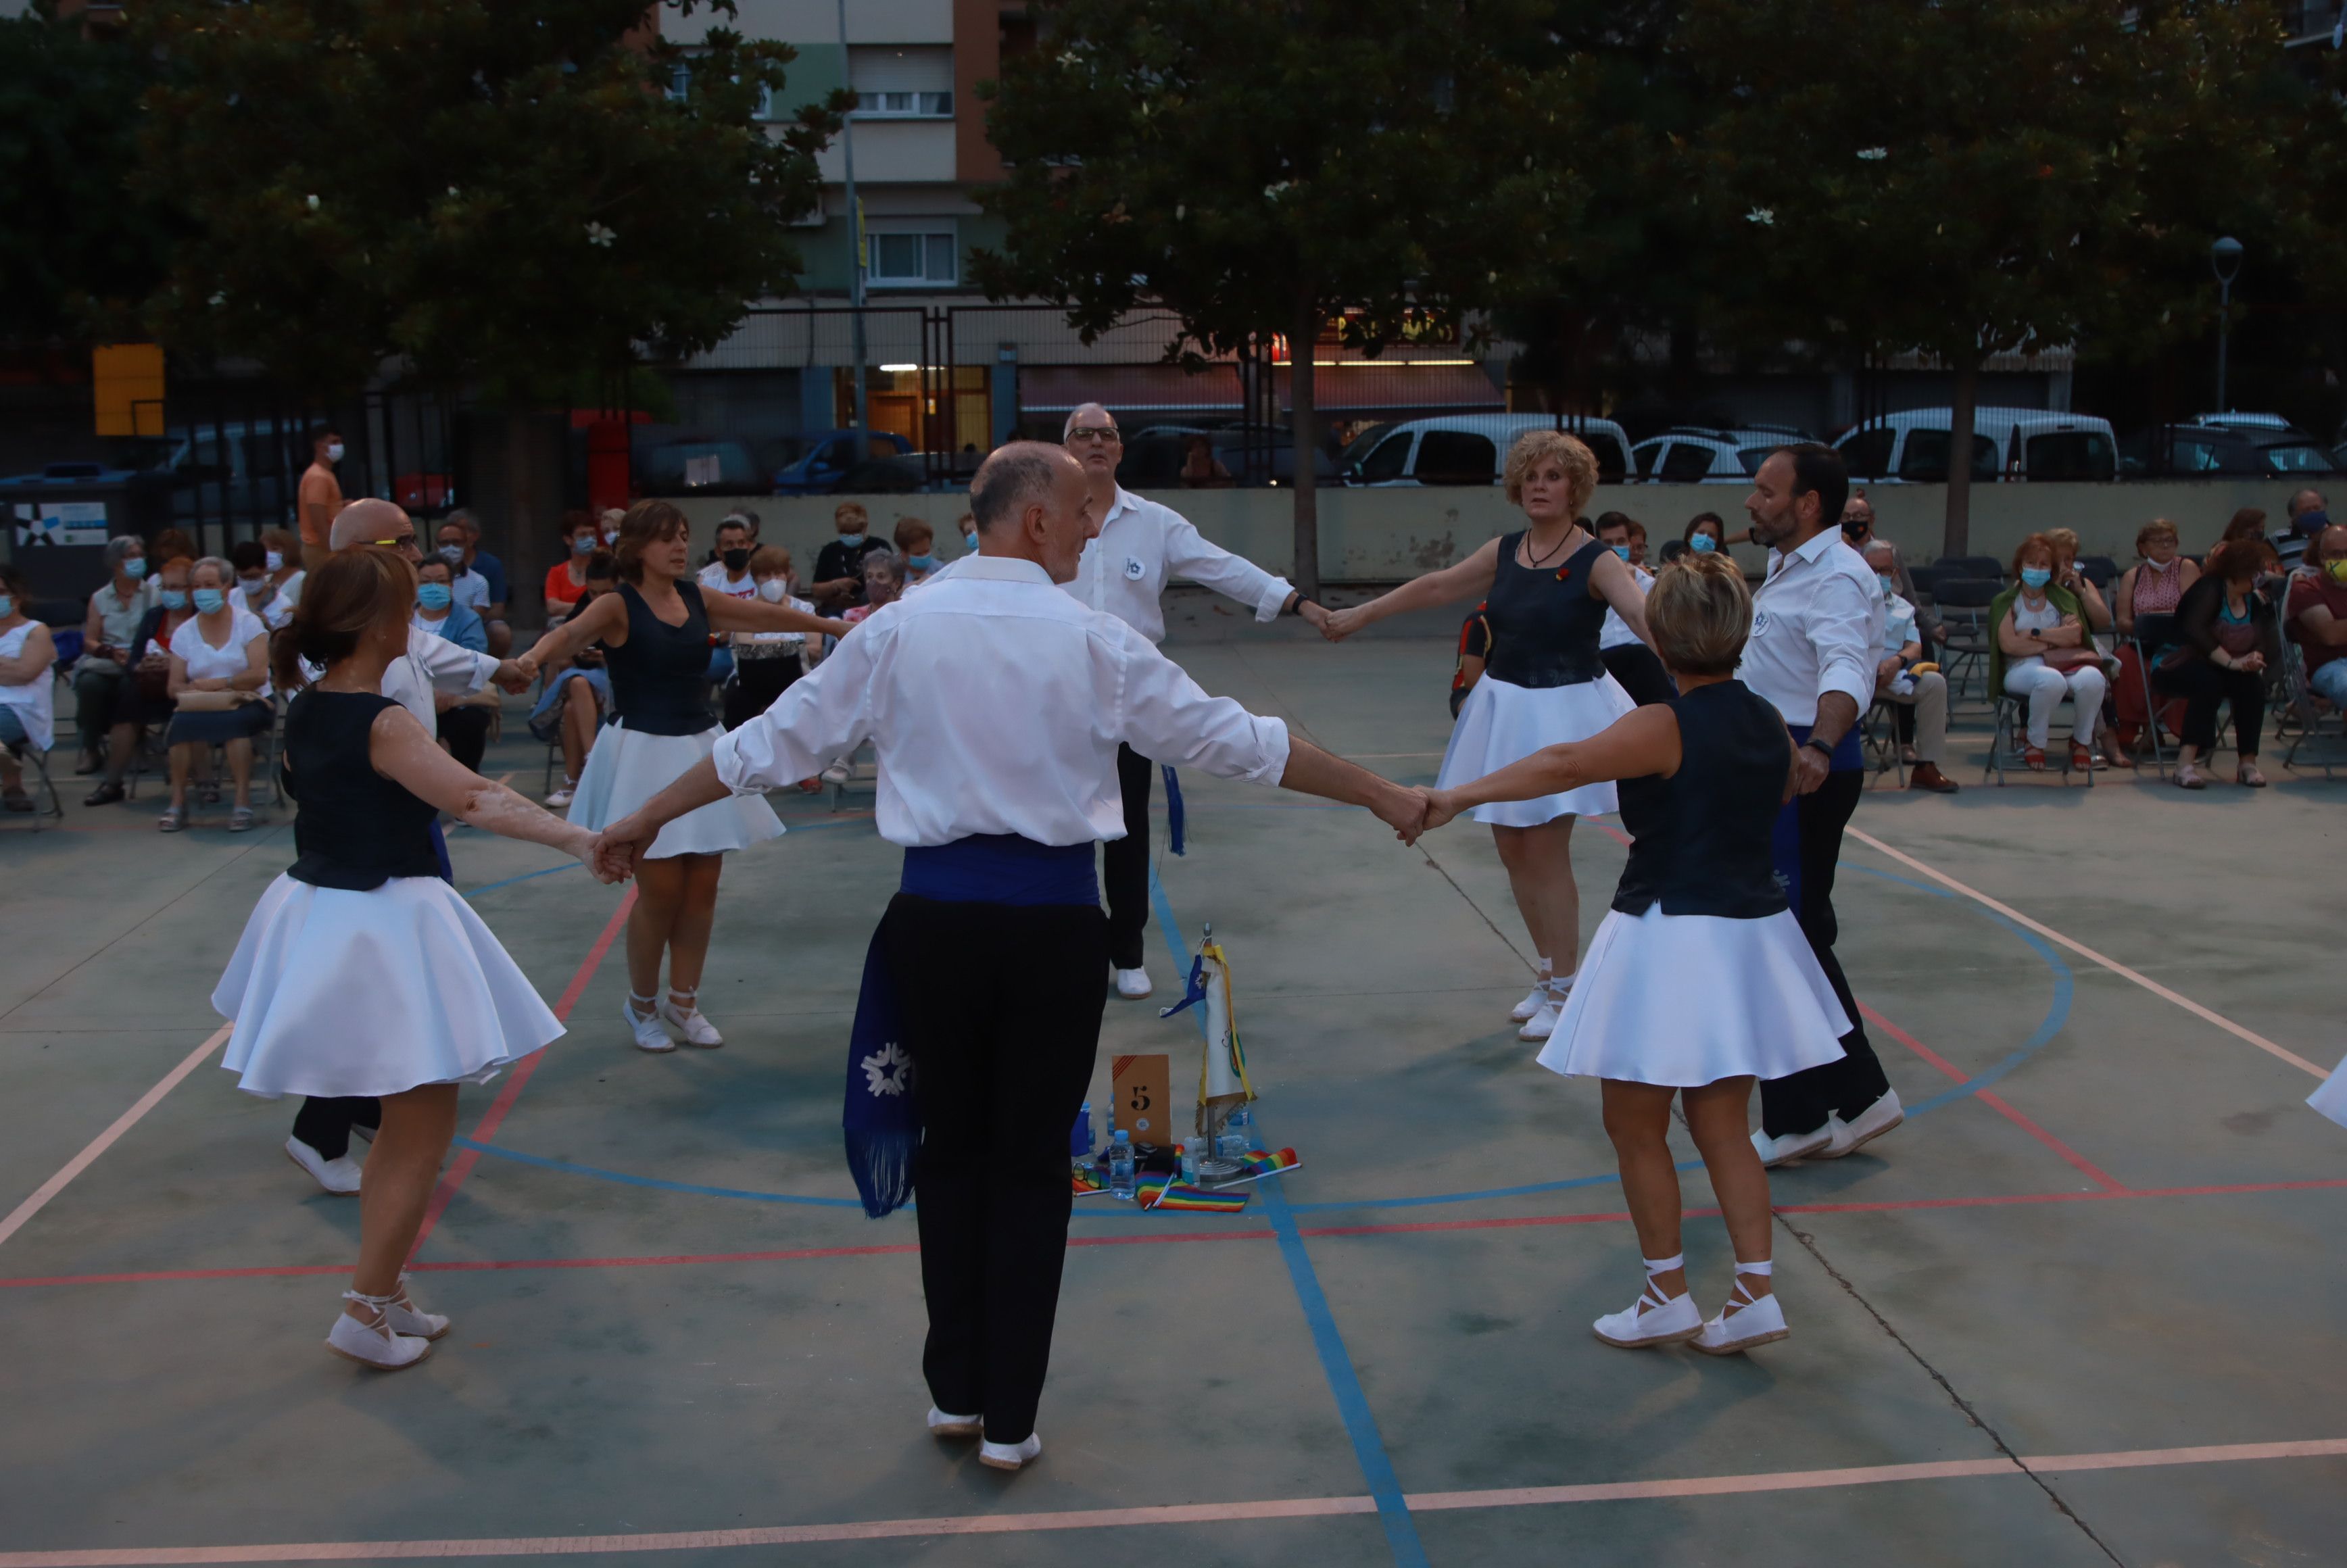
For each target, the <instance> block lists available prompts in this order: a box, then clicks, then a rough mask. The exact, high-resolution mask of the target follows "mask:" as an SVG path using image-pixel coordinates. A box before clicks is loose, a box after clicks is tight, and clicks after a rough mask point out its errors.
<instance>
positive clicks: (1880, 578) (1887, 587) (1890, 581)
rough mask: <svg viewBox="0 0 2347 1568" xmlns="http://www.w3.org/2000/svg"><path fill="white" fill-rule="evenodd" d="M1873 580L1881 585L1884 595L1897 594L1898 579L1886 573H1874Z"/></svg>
mask: <svg viewBox="0 0 2347 1568" xmlns="http://www.w3.org/2000/svg"><path fill="white" fill-rule="evenodd" d="M1874 580H1875V581H1877V582H1879V583H1881V585H1882V591H1883V592H1885V593H1897V592H1898V591H1899V579H1897V578H1895V577H1892V576H1891V574H1890V573H1889V572H1887V571H1879V572H1876V573H1875V574H1874Z"/></svg>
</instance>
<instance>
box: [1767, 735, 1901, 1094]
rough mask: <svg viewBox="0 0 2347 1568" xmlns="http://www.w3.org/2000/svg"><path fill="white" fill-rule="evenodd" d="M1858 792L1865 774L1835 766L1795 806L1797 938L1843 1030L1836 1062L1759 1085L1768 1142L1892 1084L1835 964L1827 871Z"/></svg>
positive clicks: (1883, 1091)
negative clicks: (1821, 974)
mask: <svg viewBox="0 0 2347 1568" xmlns="http://www.w3.org/2000/svg"><path fill="white" fill-rule="evenodd" d="M1865 793H1866V774H1865V772H1864V771H1863V770H1852V769H1842V770H1840V771H1837V772H1834V773H1829V774H1827V775H1826V782H1825V783H1823V784H1819V786H1818V787H1817V789H1816V790H1815V791H1813V792H1812V793H1810V794H1805V795H1800V796H1798V797H1797V798H1796V800H1795V802H1794V807H1795V812H1794V820H1795V822H1796V824H1797V825H1798V828H1799V847H1798V850H1797V851H1796V854H1797V857H1798V869H1797V870H1796V871H1795V875H1794V876H1793V882H1794V889H1793V890H1794V892H1795V893H1796V895H1797V897H1796V898H1795V901H1794V904H1793V915H1794V917H1795V918H1796V919H1798V920H1799V921H1800V923H1801V934H1802V935H1803V936H1805V937H1807V938H1809V950H1810V951H1811V952H1813V953H1815V954H1816V955H1817V958H1818V967H1819V968H1822V969H1824V970H1825V972H1826V980H1827V982H1828V983H1829V984H1830V985H1831V986H1832V987H1833V992H1834V996H1835V998H1836V999H1838V1000H1840V1003H1841V1010H1842V1012H1843V1014H1844V1015H1845V1016H1847V1017H1848V1018H1849V1020H1850V1032H1849V1033H1848V1034H1846V1035H1843V1036H1842V1037H1841V1049H1842V1059H1841V1060H1840V1061H1829V1062H1826V1063H1824V1064H1823V1065H1822V1066H1819V1067H1809V1068H1804V1069H1802V1070H1801V1071H1799V1072H1796V1073H1794V1074H1793V1075H1792V1076H1791V1077H1789V1078H1777V1079H1770V1080H1767V1081H1763V1082H1762V1083H1761V1085H1760V1130H1761V1131H1762V1132H1766V1133H1767V1134H1768V1136H1769V1137H1771V1138H1781V1137H1783V1136H1785V1135H1786V1134H1787V1133H1788V1132H1790V1133H1802V1132H1816V1131H1817V1130H1818V1129H1819V1128H1820V1127H1822V1126H1824V1125H1825V1124H1826V1115H1827V1113H1828V1112H1838V1113H1840V1116H1841V1119H1842V1120H1843V1121H1845V1122H1848V1121H1850V1120H1851V1119H1853V1118H1854V1117H1856V1116H1857V1115H1858V1113H1859V1112H1861V1111H1864V1110H1865V1109H1866V1108H1867V1107H1868V1106H1870V1105H1871V1104H1873V1103H1874V1102H1876V1101H1878V1100H1880V1099H1881V1098H1882V1096H1883V1095H1884V1094H1886V1093H1888V1092H1889V1091H1890V1089H1891V1080H1890V1079H1889V1078H1887V1077H1885V1076H1884V1075H1883V1071H1882V1063H1881V1061H1879V1060H1877V1058H1876V1057H1875V1054H1874V1047H1873V1046H1872V1045H1871V1044H1870V1043H1869V1042H1868V1040H1867V1038H1866V1027H1865V1025H1864V1024H1862V1023H1860V1021H1859V1016H1858V999H1856V998H1855V997H1853V996H1851V995H1850V981H1848V980H1847V979H1843V978H1842V972H1841V964H1840V961H1839V960H1837V959H1836V958H1834V950H1833V949H1834V938H1836V937H1837V936H1838V935H1839V934H1840V926H1839V924H1838V923H1837V922H1836V920H1835V918H1834V907H1833V886H1834V868H1835V866H1836V864H1837V863H1838V862H1839V861H1840V858H1841V835H1842V830H1843V829H1844V828H1846V827H1848V826H1849V825H1850V817H1851V815H1853V814H1855V813H1856V812H1857V810H1858V800H1859V797H1860V795H1862V794H1865ZM1779 865H1780V867H1781V866H1782V862H1781V861H1780V862H1779Z"/></svg>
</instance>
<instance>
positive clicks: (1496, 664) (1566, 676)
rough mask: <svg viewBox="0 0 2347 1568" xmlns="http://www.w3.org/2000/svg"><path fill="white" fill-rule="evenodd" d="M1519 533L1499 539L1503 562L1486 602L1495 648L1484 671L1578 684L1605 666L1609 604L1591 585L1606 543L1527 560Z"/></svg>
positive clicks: (1533, 683)
mask: <svg viewBox="0 0 2347 1568" xmlns="http://www.w3.org/2000/svg"><path fill="white" fill-rule="evenodd" d="M1523 537H1524V536H1523V535H1522V534H1521V533H1514V534H1510V535H1508V536H1507V537H1505V538H1502V539H1501V541H1500V569H1499V571H1498V573H1497V574H1496V575H1495V576H1493V578H1492V579H1491V594H1490V596H1489V597H1488V598H1486V599H1485V600H1484V601H1483V619H1484V620H1486V621H1487V622H1489V623H1490V625H1491V655H1490V657H1489V660H1488V661H1487V662H1486V663H1485V664H1484V666H1483V673H1485V674H1486V675H1490V676H1492V677H1494V678H1496V679H1498V680H1501V681H1505V682H1507V683H1508V684H1509V685H1511V686H1530V687H1533V688H1542V687H1548V686H1577V685H1579V684H1581V683H1582V682H1584V681H1594V680H1596V679H1597V677H1599V676H1600V675H1603V674H1604V673H1605V661H1604V660H1603V659H1601V658H1599V657H1598V653H1597V637H1598V634H1599V633H1600V632H1602V631H1604V630H1605V611H1606V609H1607V606H1606V603H1605V601H1604V600H1602V599H1597V598H1594V597H1593V596H1592V595H1591V593H1590V591H1589V578H1590V572H1591V570H1592V569H1593V568H1594V566H1595V565H1596V562H1597V558H1598V556H1599V555H1600V554H1602V553H1604V549H1605V547H1604V545H1601V544H1599V543H1598V542H1597V541H1596V540H1595V539H1592V540H1590V541H1589V542H1588V543H1587V544H1585V545H1583V546H1582V547H1581V548H1579V549H1577V550H1575V551H1573V553H1572V554H1571V555H1569V556H1567V557H1566V558H1565V559H1563V561H1562V562H1557V561H1552V562H1550V563H1549V564H1548V565H1547V566H1544V567H1528V566H1521V565H1519V564H1517V561H1516V548H1517V546H1518V545H1520V544H1522V542H1523Z"/></svg>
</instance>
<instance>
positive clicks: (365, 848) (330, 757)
mask: <svg viewBox="0 0 2347 1568" xmlns="http://www.w3.org/2000/svg"><path fill="white" fill-rule="evenodd" d="M397 706H399V704H398V703H396V702H393V701H392V700H391V699H390V698H388V697H384V696H380V695H377V694H376V693H374V692H321V691H319V690H318V689H317V688H316V687H314V686H313V687H312V688H310V689H309V690H308V691H305V692H302V693H301V694H300V695H298V696H296V697H295V698H294V699H293V701H292V704H291V705H290V706H288V707H287V708H286V710H285V787H286V790H287V792H288V793H289V794H292V796H293V799H294V802H295V804H296V806H297V807H298V809H297V810H296V811H295V813H294V816H293V848H294V851H295V853H296V854H297V855H298V856H299V858H298V859H296V860H295V861H294V862H293V864H292V866H287V867H286V868H285V875H286V876H291V877H292V878H293V880H294V881H296V882H307V883H308V884H310V886H313V887H337V888H341V889H343V890H344V891H347V892H352V893H366V892H371V891H373V890H374V889H375V888H377V887H380V886H383V885H384V883H385V882H387V881H389V880H390V879H391V878H393V877H395V876H439V875H440V856H438V855H436V853H434V851H433V848H432V819H433V817H434V816H436V815H438V813H437V811H436V808H435V807H433V806H432V805H431V804H429V803H428V802H425V801H423V800H420V799H418V798H417V797H415V795H412V794H408V793H407V791H406V790H405V788H403V787H401V786H400V785H398V784H394V783H393V782H392V781H391V780H389V779H387V778H385V777H384V776H383V775H382V774H379V773H377V772H375V771H374V764H373V763H372V762H370V761H368V760H367V740H368V736H369V734H370V733H372V732H373V730H374V722H375V719H376V717H377V715H379V714H380V713H382V712H383V711H384V709H385V708H396V707H397Z"/></svg>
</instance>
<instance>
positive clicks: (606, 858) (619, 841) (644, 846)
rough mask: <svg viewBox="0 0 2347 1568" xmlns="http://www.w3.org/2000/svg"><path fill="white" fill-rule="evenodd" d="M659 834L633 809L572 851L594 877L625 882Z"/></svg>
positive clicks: (656, 828)
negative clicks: (632, 813)
mask: <svg viewBox="0 0 2347 1568" xmlns="http://www.w3.org/2000/svg"><path fill="white" fill-rule="evenodd" d="M659 836H660V829H659V827H658V826H656V825H652V824H651V823H648V822H646V821H645V820H644V815H643V813H641V812H637V813H635V814H634V815H630V816H624V817H621V818H620V820H619V821H617V822H615V823H613V824H611V825H610V826H609V827H606V828H605V829H604V830H603V831H602V832H600V833H599V834H596V835H594V836H593V837H592V838H590V839H589V841H588V842H587V843H586V844H585V845H583V846H581V847H580V848H579V849H578V850H577V851H576V852H575V853H577V855H578V856H579V860H580V861H581V862H583V863H584V864H585V865H586V866H587V868H588V869H589V871H592V872H593V873H594V874H595V879H596V880H597V881H599V882H607V883H608V882H625V881H626V880H627V879H628V878H629V877H630V876H634V875H635V874H636V863H637V862H638V861H640V860H641V859H642V858H643V857H644V856H645V854H646V853H647V852H649V851H650V850H651V846H652V840H653V839H655V838H658V837H659Z"/></svg>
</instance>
